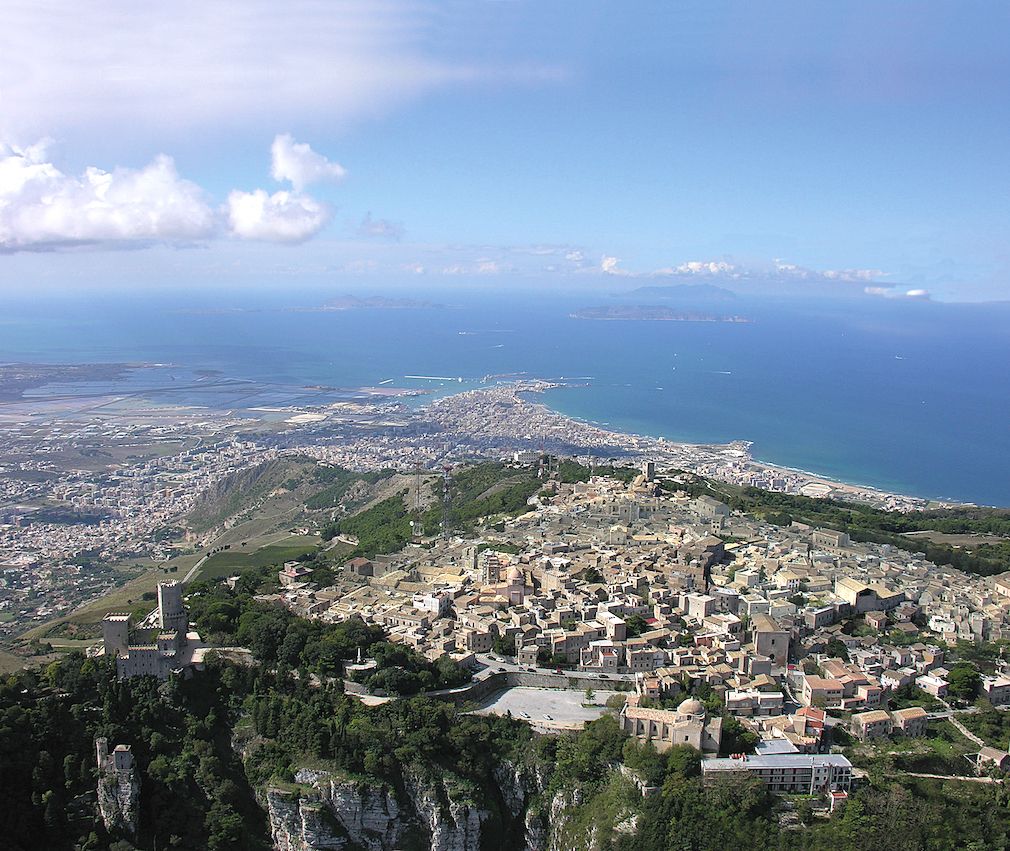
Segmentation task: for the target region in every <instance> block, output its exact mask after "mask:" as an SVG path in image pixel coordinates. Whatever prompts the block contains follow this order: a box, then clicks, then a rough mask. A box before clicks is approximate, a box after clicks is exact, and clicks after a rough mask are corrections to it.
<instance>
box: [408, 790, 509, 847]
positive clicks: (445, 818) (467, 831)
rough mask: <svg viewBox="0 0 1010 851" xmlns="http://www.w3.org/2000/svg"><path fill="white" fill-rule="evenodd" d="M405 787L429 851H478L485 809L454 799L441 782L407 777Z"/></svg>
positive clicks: (486, 817) (485, 813) (485, 817)
mask: <svg viewBox="0 0 1010 851" xmlns="http://www.w3.org/2000/svg"><path fill="white" fill-rule="evenodd" d="M404 785H405V788H406V791H407V795H408V797H409V798H410V802H411V804H412V805H413V808H414V811H415V812H416V813H417V816H418V818H419V819H420V821H421V823H422V825H423V826H424V829H425V830H426V832H427V833H428V836H429V837H430V842H431V851H479V849H480V839H481V825H482V824H483V823H484V822H485V821H486V820H487V819H488V818H489V817H490V815H491V813H490V812H489V811H488V810H485V809H482V808H479V807H476V806H474V805H473V804H472V803H470V802H468V801H466V800H453V798H452V797H451V796H450V795H449V794H448V793H447V792H446V789H445V786H444V785H443V784H442V783H437V782H434V781H431V780H424V779H422V778H420V777H417V776H412V775H408V776H407V777H405V778H404Z"/></svg>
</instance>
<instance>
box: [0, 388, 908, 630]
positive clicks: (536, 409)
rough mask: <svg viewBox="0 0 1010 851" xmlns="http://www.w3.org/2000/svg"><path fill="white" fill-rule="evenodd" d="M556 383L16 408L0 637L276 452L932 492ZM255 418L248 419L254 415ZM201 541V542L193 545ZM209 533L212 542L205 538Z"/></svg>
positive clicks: (886, 503) (847, 491) (3, 505)
mask: <svg viewBox="0 0 1010 851" xmlns="http://www.w3.org/2000/svg"><path fill="white" fill-rule="evenodd" d="M550 386H551V385H550V384H548V383H547V382H541V381H521V382H512V383H507V384H501V385H492V386H488V387H485V388H482V389H478V390H473V391H468V392H463V393H458V394H455V395H449V396H445V397H443V398H440V399H437V400H435V401H433V402H431V403H430V404H428V405H426V406H424V407H419V408H418V407H410V406H407V405H406V404H404V403H403V402H402V401H399V400H397V399H396V398H395V397H394V398H390V392H391V391H386V392H384V393H382V394H381V395H368V394H359V398H358V399H355V400H348V401H340V402H333V403H329V404H327V405H325V406H319V407H313V408H303V407H302V408H295V407H289V408H285V409H274V410H271V411H269V412H266V413H268V414H269V418H264V417H265V412H263V411H246V412H243V413H244V414H245V416H244V417H241V418H240V417H238V416H236V415H235V413H234V412H220V413H219V414H217V415H214V412H210V411H196V410H188V411H186V410H184V411H180V410H178V409H176V408H173V409H169V410H168V411H160V412H159V411H157V410H155V411H152V410H151V409H149V408H145V409H143V410H141V411H136V410H126V411H122V412H108V411H107V410H102V411H100V412H96V411H95V406H94V403H93V400H88V405H87V406H86V407H84V408H82V409H81V410H74V411H70V412H63V413H60V414H53V413H51V412H47V413H46V414H45V415H44V417H40V416H31V417H29V416H26V415H24V414H22V415H20V417H19V419H17V420H13V418H12V421H10V422H8V424H7V427H6V428H5V429H4V431H3V433H2V434H0V453H2V455H3V457H4V458H5V459H6V460H5V462H4V464H3V470H2V475H0V613H6V614H7V618H6V620H5V621H4V622H0V634H2V633H7V634H12V633H15V632H18V631H21V630H23V629H24V627H25V626H26V625H27V624H30V623H31V622H32V621H36V622H37V621H41V620H45V619H47V618H50V617H52V616H54V615H59V614H63V613H65V612H67V611H69V610H70V609H72V608H73V607H74V606H77V605H80V604H81V603H84V602H86V601H87V600H88V599H89V598H91V597H94V596H95V595H96V594H98V593H101V592H103V591H107V590H109V588H110V587H111V586H112V584H113V583H114V582H115V578H116V577H115V576H114V575H112V574H109V573H108V572H105V571H98V573H97V575H96V573H95V572H89V571H82V570H81V569H80V564H78V563H77V562H79V561H80V560H81V559H82V558H89V559H91V560H98V561H102V562H104V563H110V562H112V563H114V562H119V561H123V560H124V559H129V558H138V557H139V558H143V559H146V560H148V561H154V562H155V563H157V562H160V561H164V560H166V559H168V558H170V557H171V556H172V554H173V552H175V551H176V550H174V549H173V547H172V542H171V541H170V540H169V539H168V538H167V537H166V536H165V535H159V534H158V533H159V532H164V530H170V529H174V528H176V527H179V526H182V525H185V523H184V521H185V518H186V516H187V515H188V514H189V513H190V511H191V510H192V509H193V506H194V505H195V503H196V501H197V500H198V498H199V497H200V495H201V494H202V493H204V492H205V491H206V490H207V489H208V488H210V487H212V486H213V485H214V484H215V483H216V482H219V481H221V480H222V479H224V478H225V477H227V476H228V475H230V474H234V473H236V472H238V471H240V470H242V469H247V468H250V467H253V466H255V465H259V464H262V463H264V462H267V461H269V460H271V459H274V458H277V457H280V456H284V457H307V458H312V459H315V460H317V461H320V462H325V463H328V464H333V465H337V466H340V467H344V468H347V469H351V470H381V469H394V470H399V471H402V472H410V471H413V470H415V469H416V468H417V467H418V466H419V465H420V466H421V467H422V468H423V469H425V470H435V471H438V470H440V469H441V468H442V466H443V465H445V464H457V463H461V462H465V461H469V460H474V459H481V458H484V459H487V458H490V459H496V458H499V457H502V455H503V454H508V453H510V452H514V451H518V452H520V456H519V457H521V458H522V459H523V460H524V461H525V462H526V463H530V462H531V461H532V459H534V458H535V457H537V453H538V452H544V451H547V452H553V453H560V454H565V455H569V456H573V457H578V458H581V459H583V460H585V461H586V462H587V463H598V464H604V463H608V462H612V461H617V462H620V463H630V464H635V463H638V462H640V461H642V460H643V459H649V460H652V461H653V462H654V463H656V464H659V465H660V466H662V467H664V468H668V467H669V468H677V469H682V470H686V471H690V472H693V473H696V474H699V475H703V476H707V477H710V478H712V479H716V480H719V481H725V482H730V483H734V484H741V485H751V486H755V487H761V488H765V489H768V490H773V491H779V492H783V493H799V494H805V495H808V496H818V497H827V496H831V497H835V498H840V499H849V500H856V501H860V502H864V503H867V504H871V505H876V506H879V507H882V508H887V509H894V510H910V509H913V508H921V507H924V506H925V505H926V504H927V501H926V500H922V499H916V498H912V497H905V496H900V495H896V494H886V493H883V492H880V491H876V490H874V489H870V488H861V487H858V486H854V485H847V484H841V483H835V482H829V481H827V480H823V479H818V478H817V477H814V476H810V475H807V474H804V473H800V472H796V471H791V470H786V469H782V468H776V467H770V466H768V465H765V464H761V463H759V462H756V461H754V460H753V459H752V458H751V456H750V454H749V452H748V448H747V445H746V444H730V445H725V446H722V445H694V444H682V443H674V442H671V441H666V440H662V439H656V438H650V437H642V436H635V435H625V434H619V433H616V432H612V431H607V430H605V429H603V428H601V427H598V426H594V425H592V424H589V423H584V422H580V421H577V420H573V419H571V418H568V417H565V416H563V415H560V414H557V413H555V412H553V411H551V410H550V409H549V408H547V407H546V406H545V405H543V404H541V403H539V402H538V401H536V394H538V393H541V392H543V391H544V390H546V389H548V388H549V387H550ZM257 416H258V417H260V418H261V419H255V417H257ZM190 543H192V544H194V545H196V544H199V543H201V541H191V542H190ZM203 543H209V541H203Z"/></svg>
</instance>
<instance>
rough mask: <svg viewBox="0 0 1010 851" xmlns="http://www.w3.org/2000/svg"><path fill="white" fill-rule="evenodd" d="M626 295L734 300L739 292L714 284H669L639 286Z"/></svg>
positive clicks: (696, 299)
mask: <svg viewBox="0 0 1010 851" xmlns="http://www.w3.org/2000/svg"><path fill="white" fill-rule="evenodd" d="M621 295H624V296H647V297H649V298H675V299H683V300H685V301H700V300H708V301H734V300H736V298H737V294H736V293H735V292H733V290H727V289H726V288H725V287H717V286H715V285H714V284H669V285H666V286H648V287H638V288H637V289H634V290H631V291H630V292H627V293H622V294H621Z"/></svg>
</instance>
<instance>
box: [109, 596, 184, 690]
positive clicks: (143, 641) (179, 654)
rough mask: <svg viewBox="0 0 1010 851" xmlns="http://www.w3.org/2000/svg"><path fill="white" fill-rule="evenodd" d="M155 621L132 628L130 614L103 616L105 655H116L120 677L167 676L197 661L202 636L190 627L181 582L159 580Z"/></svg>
mask: <svg viewBox="0 0 1010 851" xmlns="http://www.w3.org/2000/svg"><path fill="white" fill-rule="evenodd" d="M154 617H155V625H154V626H152V627H143V628H139V629H134V628H131V623H130V616H129V615H126V614H108V615H106V616H105V618H104V619H103V620H102V641H103V645H104V652H105V655H106V656H114V657H115V658H116V670H117V673H118V676H119V678H120V679H125V678H128V677H141V676H153V677H157V678H158V679H159V680H167V679H168V676H169V674H171V673H175V672H183V671H185V670H187V669H188V668H190V667H191V666H192V665H194V664H197V663H198V662H199V660H200V658H201V655H202V654H201V653H200V652H198V651H201V650H202V649H203V645H202V644H201V643H200V636H199V635H198V634H197V633H195V632H190V631H189V618H188V616H187V614H186V608H185V606H184V605H183V602H182V583H180V582H161V583H159V584H158V608H157V610H156V612H155V613H154Z"/></svg>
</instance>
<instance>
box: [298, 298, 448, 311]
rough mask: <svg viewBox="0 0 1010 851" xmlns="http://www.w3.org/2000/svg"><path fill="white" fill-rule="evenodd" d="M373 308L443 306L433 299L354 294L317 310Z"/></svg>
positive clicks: (334, 299)
mask: <svg viewBox="0 0 1010 851" xmlns="http://www.w3.org/2000/svg"><path fill="white" fill-rule="evenodd" d="M366 307H367V308H371V309H373V310H376V309H378V310H409V309H418V308H436V307H442V305H440V304H435V303H434V302H431V301H420V300H418V299H413V298H386V297H384V296H367V297H365V298H359V297H358V296H354V295H342V296H337V297H336V298H333V299H330V300H329V301H327V302H324V303H323V304H322V305H320V306H319V307H318V308H316V309H317V310H360V309H362V308H366Z"/></svg>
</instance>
